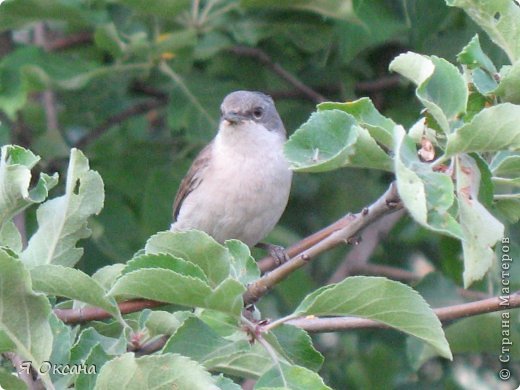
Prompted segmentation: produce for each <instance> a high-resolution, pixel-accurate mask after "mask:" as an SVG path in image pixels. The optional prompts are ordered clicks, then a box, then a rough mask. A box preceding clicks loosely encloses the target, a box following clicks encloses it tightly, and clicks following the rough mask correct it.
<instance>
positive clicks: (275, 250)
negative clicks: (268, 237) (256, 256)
mask: <svg viewBox="0 0 520 390" xmlns="http://www.w3.org/2000/svg"><path fill="white" fill-rule="evenodd" d="M255 247H257V248H260V249H264V250H266V251H267V253H268V254H269V256H271V257H272V258H273V259H274V261H275V263H276V265H277V266H279V265H280V264H283V263H285V262H286V261H287V260H289V255H288V254H287V252H286V251H285V248H284V247H283V246H280V245H274V244H269V243H266V242H259V243H258V244H256V245H255Z"/></svg>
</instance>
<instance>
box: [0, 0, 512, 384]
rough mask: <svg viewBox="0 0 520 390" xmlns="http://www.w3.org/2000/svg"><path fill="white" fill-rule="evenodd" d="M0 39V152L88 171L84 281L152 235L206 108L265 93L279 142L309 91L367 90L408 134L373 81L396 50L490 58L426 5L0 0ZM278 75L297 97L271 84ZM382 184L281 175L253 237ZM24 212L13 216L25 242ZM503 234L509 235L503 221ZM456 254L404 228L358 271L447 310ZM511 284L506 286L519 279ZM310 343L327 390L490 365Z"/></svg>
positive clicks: (343, 176) (390, 81)
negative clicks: (20, 221)
mask: <svg viewBox="0 0 520 390" xmlns="http://www.w3.org/2000/svg"><path fill="white" fill-rule="evenodd" d="M0 31H1V33H0V34H1V35H0V141H1V142H2V144H4V143H16V144H20V145H23V146H26V147H28V148H30V149H32V150H33V151H34V152H35V153H36V154H39V155H40V156H42V159H43V162H42V163H41V169H42V170H43V171H46V172H50V171H53V170H57V171H61V172H62V171H63V170H64V169H65V168H66V158H67V157H68V150H69V148H70V147H71V146H78V147H80V148H81V149H82V150H83V151H84V153H85V154H86V155H87V157H88V158H89V160H90V163H91V167H92V168H93V169H95V170H97V171H98V172H99V173H100V174H101V176H102V177H103V180H104V183H105V192H106V200H105V206H104V209H103V211H102V213H101V214H100V215H99V216H98V217H97V218H96V219H95V220H93V221H92V227H93V230H94V233H93V240H89V241H88V242H86V243H85V255H84V256H83V258H82V260H81V262H80V265H79V267H80V268H81V269H83V270H85V271H86V272H88V273H92V272H94V271H95V270H97V269H98V268H100V267H101V266H104V265H107V264H111V263H116V262H122V261H126V260H127V259H128V258H130V257H131V256H132V254H133V253H135V252H136V251H137V250H139V249H140V248H142V247H143V245H144V243H145V241H146V239H147V238H148V237H149V236H150V235H151V234H153V233H155V232H157V231H159V230H165V229H167V228H168V226H169V223H170V221H171V204H172V199H173V197H174V195H175V191H176V189H177V187H178V184H179V181H180V179H181V178H182V177H183V175H184V174H185V172H186V170H187V168H188V166H189V164H190V162H191V161H192V159H193V158H194V156H195V155H196V153H197V152H198V151H199V150H200V149H201V148H202V146H203V145H204V144H205V143H207V142H208V141H209V140H210V139H211V138H212V137H213V136H214V134H215V131H216V127H217V122H218V115H219V104H220V102H221V100H222V98H223V97H224V96H225V95H226V94H227V93H229V92H230V91H233V90H236V89H249V90H261V91H263V92H266V93H268V94H270V95H272V96H273V98H274V99H275V101H276V103H277V107H278V110H279V112H280V114H281V116H282V119H283V120H284V123H285V125H286V128H287V130H288V132H289V133H292V132H293V131H294V129H296V128H298V127H299V126H300V125H301V124H302V123H303V122H305V121H306V120H307V118H308V117H309V115H310V113H311V112H313V111H314V110H315V104H316V103H317V102H318V101H320V99H321V98H322V97H323V98H325V99H326V100H333V101H345V100H353V99H356V98H358V97H361V96H369V97H371V98H372V100H373V101H374V103H375V104H376V105H377V107H378V109H379V110H380V111H381V112H382V113H383V114H385V115H386V116H389V117H391V118H393V119H394V120H395V121H396V122H398V123H402V124H403V125H406V126H410V125H411V124H413V122H415V121H416V120H417V117H418V115H419V111H420V109H421V107H420V105H419V103H418V101H417V99H416V97H415V94H414V88H412V86H411V85H409V84H406V83H404V82H402V81H400V79H399V78H398V77H396V75H393V74H390V73H389V71H388V64H389V63H390V61H391V60H392V59H393V58H394V57H395V56H396V55H397V54H399V53H401V52H405V51H408V50H413V51H415V52H418V53H424V54H428V55H438V56H440V57H444V58H446V59H447V60H449V61H450V62H455V56H456V54H457V53H459V52H460V49H461V48H462V47H463V46H464V45H465V44H466V43H467V42H468V41H469V40H470V39H471V37H473V36H474V35H475V33H480V41H481V44H482V46H483V48H484V51H485V52H486V53H487V54H488V55H489V56H490V57H491V58H492V59H493V61H494V62H495V64H504V63H506V62H507V61H506V57H505V55H504V54H503V53H502V52H501V51H500V50H499V49H498V48H497V47H496V46H494V45H492V44H491V43H490V42H489V40H488V39H487V37H486V35H485V34H482V32H481V31H480V30H479V28H478V27H477V26H476V25H475V24H474V23H473V22H472V21H471V19H469V18H468V17H467V16H466V14H465V13H464V12H463V11H462V10H459V9H455V8H449V7H446V5H445V2H444V1H440V0H433V1H426V0H418V1H390V0H389V1H383V0H376V1H370V2H369V1H352V2H349V1H334V0H330V1H316V2H305V1H296V0H294V1H289V2H284V4H282V2H277V1H260V0H242V1H235V0H221V1H217V0H214V1H212V0H208V1H200V2H199V1H197V0H193V1H189V0H177V1H168V0H157V1H154V2H139V1H133V0H111V1H108V0H97V1H94V0H93V1H81V0H77V1H68V2H60V1H58V0H46V1H38V0H27V1H16V0H15V1H12V0H11V1H9V0H8V1H6V2H4V3H3V4H2V5H1V6H0ZM287 74H290V75H292V76H293V77H295V78H296V79H297V80H299V81H300V82H301V83H303V85H304V86H306V87H308V88H310V89H311V91H308V90H305V88H303V87H302V86H301V85H300V84H298V83H296V82H294V80H292V81H291V80H290V81H288V80H287ZM391 180H392V176H391V175H390V174H386V173H381V172H376V171H369V170H338V171H334V172H330V173H326V174H320V175H314V174H297V175H295V180H294V185H293V190H292V193H291V199H290V202H289V205H288V208H287V210H286V212H285V214H284V216H283V218H282V220H281V221H280V224H279V226H278V227H277V228H276V229H275V231H274V232H273V233H272V234H271V236H270V239H271V241H273V242H277V243H280V244H282V245H288V244H290V243H292V242H294V241H296V240H297V239H298V238H299V237H304V236H306V235H308V234H310V233H312V232H314V231H316V230H318V229H319V228H321V227H323V226H325V225H326V224H328V223H330V222H331V221H333V220H335V219H337V218H339V217H340V216H342V215H344V214H345V213H347V212H349V211H358V210H359V209H360V208H362V207H363V206H365V205H367V204H369V203H370V202H371V201H372V200H374V199H375V198H377V197H378V196H379V195H380V194H381V193H382V192H383V191H384V189H385V188H386V187H387V185H388V183H389V182H390V181H391ZM54 191H57V190H54ZM58 191H59V190H58ZM34 219H35V217H34V215H32V214H31V213H27V214H26V225H27V229H28V231H29V232H30V231H32V230H34V227H35V221H34ZM507 234H508V235H509V236H511V237H517V236H518V234H519V229H518V226H513V227H512V228H511V230H510V231H509V232H508V233H507ZM375 239H376V240H378V237H376V238H375ZM517 244H518V243H517V242H515V244H514V251H515V253H516V254H518V253H519V251H518V246H517ZM345 253H346V249H345V248H340V249H336V250H334V251H331V252H329V253H327V254H326V255H323V256H322V258H321V259H320V260H319V261H317V262H315V263H314V264H311V265H310V266H309V267H307V269H306V270H304V271H300V272H297V273H295V274H294V275H292V276H291V277H290V278H289V279H288V280H286V281H285V282H283V283H282V284H281V285H280V286H279V287H277V288H276V289H275V291H274V292H273V294H271V295H269V296H268V297H265V298H264V299H263V300H262V302H261V304H260V307H261V309H262V311H263V313H264V315H267V316H269V315H270V314H271V315H272V317H275V318H276V317H278V316H279V313H283V312H284V311H285V310H286V309H287V308H288V307H292V306H294V305H295V304H296V303H297V302H299V301H300V300H301V299H302V298H303V297H304V296H305V295H306V294H307V293H308V292H309V291H311V290H312V289H313V288H315V287H317V286H321V285H323V284H325V283H326V282H327V281H328V280H329V278H330V277H331V276H332V274H333V273H334V271H335V270H336V268H337V267H338V266H339V265H340V264H341V263H342V262H343V260H344V257H345ZM460 257H461V248H460V244H459V243H458V242H457V241H455V240H453V239H451V238H448V237H444V236H440V235H433V234H432V233H431V232H429V231H427V230H425V229H423V228H419V227H418V226H417V225H416V224H415V223H414V222H412V221H411V219H410V218H409V217H403V218H402V219H401V220H400V221H398V222H397V224H396V225H395V227H393V229H392V231H391V233H390V234H388V236H386V237H384V239H382V240H381V242H380V245H379V247H378V248H377V249H376V251H375V252H374V254H373V255H372V257H371V259H370V261H371V263H375V264H384V265H392V266H394V267H399V268H403V269H405V270H408V271H409V273H403V274H401V276H402V277H404V278H407V277H411V278H412V279H414V278H415V277H416V275H417V274H422V273H423V272H424V270H425V269H426V270H427V271H429V270H432V269H433V270H437V271H440V272H441V273H442V276H441V275H440V274H439V275H435V276H431V277H429V278H427V279H426V280H423V281H422V282H421V284H420V285H419V286H418V287H417V289H418V290H419V291H420V292H421V293H422V294H423V296H424V297H425V298H426V299H427V300H430V302H431V303H432V304H434V305H440V304H447V303H450V302H451V303H453V302H460V299H461V298H458V295H457V294H456V291H455V290H456V286H457V285H459V286H460V285H461V275H462V263H461V261H460ZM516 257H517V258H518V256H516ZM517 268H518V267H517ZM517 273H518V271H517ZM497 274H498V273H497V272H495V273H493V272H491V273H490V276H488V278H487V279H486V280H484V281H483V282H480V283H479V285H478V286H479V288H480V289H481V290H482V291H483V292H496V279H497V276H496V275H497ZM513 281H514V282H515V283H517V284H520V283H519V281H520V275H514V276H513ZM439 284H441V285H443V286H445V287H446V288H445V289H442V290H441V289H439V288H438V286H439ZM439 295H441V296H439ZM497 332H498V327H497ZM481 337H482V338H484V339H485V338H494V339H496V335H490V334H489V333H488V334H484V333H482V335H481ZM317 341H318V344H317V345H318V346H319V347H320V349H321V350H322V351H323V352H324V354H325V356H326V364H325V366H324V368H323V369H322V371H321V373H322V375H323V376H324V378H325V380H326V382H327V383H329V384H330V385H332V386H334V387H335V388H344V387H345V386H352V387H354V388H382V387H387V386H391V387H396V386H401V387H402V388H408V387H409V386H412V387H413V386H414V383H415V384H417V383H419V382H422V383H423V384H424V383H426V384H431V385H434V384H435V385H439V386H445V387H448V386H452V387H453V388H459V387H460V386H461V384H460V383H461V381H460V372H459V371H461V370H462V371H465V372H466V374H467V372H472V371H473V370H476V369H477V368H482V367H488V368H490V372H493V368H494V367H496V366H497V364H498V361H497V359H496V353H497V352H498V348H499V344H498V343H495V341H496V340H489V342H488V343H486V342H483V346H484V347H482V348H481V349H477V350H475V349H472V348H471V346H469V345H462V346H461V347H460V350H461V351H464V350H467V351H468V352H489V356H487V355H485V354H483V355H473V356H472V357H470V358H469V359H466V358H460V357H459V358H458V359H457V360H456V361H455V363H454V364H450V363H448V362H444V361H440V360H436V361H433V362H430V363H429V364H428V365H426V366H425V367H423V368H422V370H420V371H417V372H416V371H415V370H414V368H413V365H411V364H410V363H409V362H407V361H406V358H405V353H404V352H403V353H396V351H404V350H405V349H406V348H409V346H407V345H406V338H405V337H404V336H403V335H401V334H397V333H395V332H391V331H388V332H387V331H381V330H377V331H371V330H366V331H360V332H356V333H348V334H342V335H331V334H324V335H321V336H319V337H318V338H317ZM452 348H453V346H452ZM456 351H457V350H456V349H454V352H456ZM468 367H470V368H468ZM471 367H472V368H471ZM472 375H475V376H476V375H477V374H476V371H474V372H473V374H472ZM481 375H484V374H481ZM476 380H477V381H478V378H477V379H476Z"/></svg>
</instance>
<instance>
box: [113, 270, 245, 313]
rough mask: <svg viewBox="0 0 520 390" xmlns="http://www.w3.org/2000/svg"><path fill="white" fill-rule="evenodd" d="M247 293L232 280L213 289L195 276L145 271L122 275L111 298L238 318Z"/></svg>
mask: <svg viewBox="0 0 520 390" xmlns="http://www.w3.org/2000/svg"><path fill="white" fill-rule="evenodd" d="M244 291H245V287H244V286H243V285H242V284H240V283H239V282H238V281H236V280H233V279H226V280H224V281H223V282H222V283H221V284H220V285H218V286H217V288H216V289H215V290H212V289H211V287H210V286H209V285H208V284H207V283H205V282H204V281H202V280H201V279H198V278H194V277H192V276H186V275H182V274H179V273H176V272H173V271H171V270H169V269H162V268H143V269H139V270H136V271H132V272H129V273H127V274H125V275H123V276H121V277H120V278H119V279H118V280H117V282H116V283H115V284H114V286H113V287H112V289H111V290H110V291H109V292H108V295H110V296H114V297H116V296H117V297H125V298H146V299H152V300H155V301H159V302H165V303H174V304H177V305H183V306H196V307H205V308H208V309H215V310H220V311H223V312H225V313H229V314H233V315H235V316H238V315H239V314H240V310H241V307H242V306H243V299H242V294H243V293H244Z"/></svg>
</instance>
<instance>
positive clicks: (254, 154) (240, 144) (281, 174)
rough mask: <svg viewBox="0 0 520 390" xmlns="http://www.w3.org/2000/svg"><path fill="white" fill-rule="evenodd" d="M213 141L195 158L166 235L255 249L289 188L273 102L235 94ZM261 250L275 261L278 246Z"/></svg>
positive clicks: (245, 93)
mask: <svg viewBox="0 0 520 390" xmlns="http://www.w3.org/2000/svg"><path fill="white" fill-rule="evenodd" d="M220 111H221V118H220V126H219V131H218V133H217V135H216V137H215V138H214V139H213V140H212V141H211V142H210V143H209V144H208V145H207V146H206V147H205V148H204V149H202V151H201V152H200V153H199V155H198V156H197V158H196V159H195V161H194V162H193V164H192V165H191V167H190V169H189V171H188V173H187V175H186V177H185V178H184V179H183V180H182V182H181V185H180V188H179V190H178V192H177V195H176V197H175V201H174V204H173V220H174V222H173V224H172V226H171V230H173V231H179V230H187V229H198V230H202V231H204V232H206V233H208V234H209V235H211V236H212V237H213V238H214V239H215V240H216V241H218V242H220V243H223V242H224V241H225V240H229V239H232V238H234V239H238V240H241V241H243V242H244V243H245V244H247V245H248V246H249V247H252V246H254V245H257V244H258V243H259V242H260V241H261V240H262V239H263V238H264V237H265V236H266V235H267V234H268V233H269V232H270V231H271V230H272V229H273V227H274V226H275V225H276V223H277V222H278V220H279V219H280V216H281V215H282V213H283V211H284V209H285V206H286V205H287V200H288V198H289V192H290V189H291V179H292V172H291V170H290V169H289V164H288V162H287V161H286V159H285V157H284V155H283V145H284V142H285V140H286V132H285V128H284V126H283V123H282V120H281V119H280V116H279V115H278V112H277V111H276V108H275V106H274V102H273V99H271V97H270V96H268V95H265V94H263V93H261V92H250V91H236V92H232V93H230V94H229V95H227V96H226V97H225V98H224V101H223V102H222V105H221V107H220ZM259 245H261V246H264V247H267V249H269V251H270V254H271V255H275V256H276V257H277V258H278V259H279V260H280V257H281V256H280V251H279V247H275V246H271V245H268V244H259Z"/></svg>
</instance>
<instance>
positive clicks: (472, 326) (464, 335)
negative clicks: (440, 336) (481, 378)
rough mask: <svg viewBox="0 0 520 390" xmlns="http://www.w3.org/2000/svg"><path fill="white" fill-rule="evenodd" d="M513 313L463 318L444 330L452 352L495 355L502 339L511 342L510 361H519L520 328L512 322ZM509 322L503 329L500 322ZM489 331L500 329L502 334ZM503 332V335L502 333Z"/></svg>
mask: <svg viewBox="0 0 520 390" xmlns="http://www.w3.org/2000/svg"><path fill="white" fill-rule="evenodd" d="M514 316H515V314H514V313H513V312H509V311H504V312H500V313H488V314H482V315H478V316H473V317H470V318H464V319H462V320H460V321H457V322H455V323H454V324H451V325H449V326H448V327H447V328H446V337H447V338H448V340H449V341H450V345H451V346H452V349H453V352H454V353H457V354H463V353H475V354H481V353H485V352H487V353H490V354H493V353H496V352H495V351H496V350H497V346H500V345H504V344H503V342H504V341H505V340H504V339H505V338H507V339H509V341H511V343H512V344H511V347H510V348H511V349H510V352H511V359H514V360H518V359H520V328H519V326H518V322H517V321H516V320H514ZM508 320H509V327H508V328H505V327H503V322H502V321H508ZM490 329H501V330H502V332H490ZM503 332H504V333H503ZM499 351H500V349H499Z"/></svg>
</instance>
